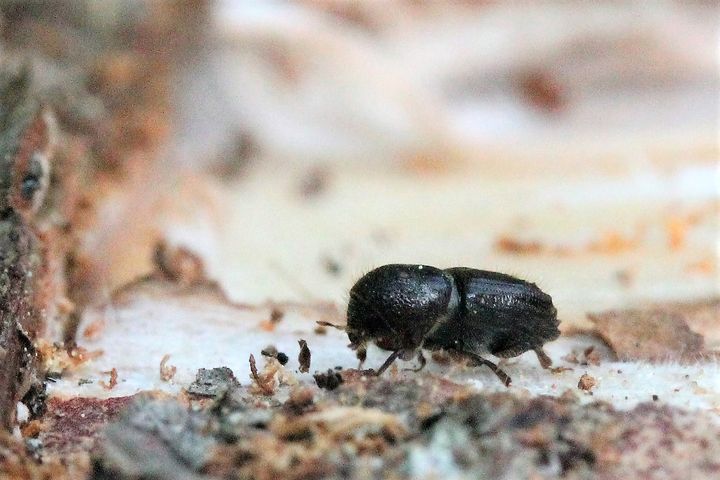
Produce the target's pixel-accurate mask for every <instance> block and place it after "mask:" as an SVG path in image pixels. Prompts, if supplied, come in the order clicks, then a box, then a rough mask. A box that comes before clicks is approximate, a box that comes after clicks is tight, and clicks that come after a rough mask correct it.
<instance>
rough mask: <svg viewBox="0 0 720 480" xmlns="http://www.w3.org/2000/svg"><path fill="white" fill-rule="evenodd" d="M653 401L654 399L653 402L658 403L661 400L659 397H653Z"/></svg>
mask: <svg viewBox="0 0 720 480" xmlns="http://www.w3.org/2000/svg"><path fill="white" fill-rule="evenodd" d="M652 399H653V402H657V401H658V400H660V397H658V396H657V395H653V396H652Z"/></svg>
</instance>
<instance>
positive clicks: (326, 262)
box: [322, 256, 342, 277]
mask: <svg viewBox="0 0 720 480" xmlns="http://www.w3.org/2000/svg"><path fill="white" fill-rule="evenodd" d="M322 264H323V268H325V271H326V272H327V273H328V274H329V275H332V276H333V277H337V276H338V275H340V272H342V266H341V265H340V263H338V261H337V260H335V259H334V258H332V257H327V256H326V257H323V258H322Z"/></svg>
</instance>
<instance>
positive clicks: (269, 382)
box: [250, 353, 275, 396]
mask: <svg viewBox="0 0 720 480" xmlns="http://www.w3.org/2000/svg"><path fill="white" fill-rule="evenodd" d="M267 373H268V372H266V373H265V374H264V375H263V376H262V377H261V376H260V375H259V374H258V370H257V365H256V363H255V355H253V354H252V353H251V354H250V378H251V379H252V381H253V382H254V384H253V386H254V387H257V388H255V389H253V390H252V392H253V393H262V394H263V395H267V396H272V395H274V394H275V381H274V375H275V372H272V375H267Z"/></svg>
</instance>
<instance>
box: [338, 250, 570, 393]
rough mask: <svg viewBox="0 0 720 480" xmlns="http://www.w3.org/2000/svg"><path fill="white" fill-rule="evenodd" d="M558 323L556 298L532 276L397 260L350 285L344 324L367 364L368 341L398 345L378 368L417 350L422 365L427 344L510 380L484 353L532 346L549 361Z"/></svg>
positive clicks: (514, 352) (512, 352) (504, 353)
mask: <svg viewBox="0 0 720 480" xmlns="http://www.w3.org/2000/svg"><path fill="white" fill-rule="evenodd" d="M558 324H559V321H558V319H557V311H556V310H555V307H554V306H553V303H552V298H551V297H550V295H547V294H546V293H544V292H543V291H542V290H540V289H539V288H538V287H537V286H536V285H535V284H533V283H529V282H526V281H524V280H520V279H519V278H515V277H512V276H510V275H506V274H503V273H497V272H490V271H486V270H477V269H474V268H448V269H445V270H440V269H439V268H435V267H431V266H428V265H402V264H392V265H384V266H382V267H379V268H376V269H375V270H372V271H371V272H369V273H367V274H366V275H364V276H363V277H362V278H360V280H358V281H357V283H355V285H354V286H353V287H352V289H351V290H350V301H349V303H348V309H347V326H346V327H345V330H346V331H347V334H348V338H349V339H350V347H351V348H353V349H354V350H356V352H357V356H358V359H360V362H361V364H362V362H363V361H364V360H365V356H366V348H367V343H368V342H370V341H372V342H374V343H375V344H376V345H377V346H378V347H380V348H382V349H384V350H390V351H392V352H393V353H392V354H391V355H390V356H389V357H388V359H387V360H386V361H385V363H383V365H382V366H381V367H380V368H379V369H378V370H377V371H376V372H375V371H373V373H374V374H375V375H380V374H382V373H383V372H384V371H385V370H386V369H387V368H388V367H389V366H390V365H391V364H392V363H393V362H394V361H395V360H396V359H397V358H398V357H400V358H402V359H404V360H410V359H411V358H412V357H413V356H414V355H417V356H418V360H419V361H420V367H419V368H418V369H416V370H421V369H422V368H423V367H424V366H425V358H424V357H423V354H422V349H423V348H425V349H428V350H450V351H455V352H457V353H459V354H461V355H463V356H466V357H469V358H471V359H472V360H473V361H474V362H475V363H476V364H478V365H486V366H488V367H490V369H492V371H493V372H495V374H496V375H497V376H498V377H499V378H500V380H502V382H503V383H504V384H505V385H509V384H510V377H509V376H508V375H507V374H506V373H505V372H503V371H502V370H501V369H500V368H498V366H497V365H495V364H494V363H492V362H491V361H489V360H486V359H485V358H483V357H482V355H485V354H487V353H490V354H492V355H495V356H497V357H501V358H510V357H516V356H518V355H520V354H521V353H523V352H526V351H528V350H533V351H534V352H535V353H536V354H537V356H538V360H539V361H540V364H541V365H542V366H543V368H549V366H550V365H551V363H552V362H551V360H550V358H549V357H548V356H547V355H546V354H545V352H544V351H543V349H542V347H543V345H544V344H545V343H546V342H549V341H551V340H554V339H556V338H557V337H558V336H559V335H560V331H559V330H558Z"/></svg>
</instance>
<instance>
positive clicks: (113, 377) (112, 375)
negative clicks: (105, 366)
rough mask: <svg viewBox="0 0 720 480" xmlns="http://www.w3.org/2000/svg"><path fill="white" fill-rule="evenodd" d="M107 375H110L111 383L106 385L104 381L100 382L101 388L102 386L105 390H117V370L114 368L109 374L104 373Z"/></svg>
mask: <svg viewBox="0 0 720 480" xmlns="http://www.w3.org/2000/svg"><path fill="white" fill-rule="evenodd" d="M102 373H105V374H108V375H110V381H109V382H108V383H105V381H104V380H100V382H99V383H100V386H102V387H103V388H104V389H105V390H112V389H113V388H115V386H116V385H117V383H118V372H117V369H116V368H113V369H112V370H110V371H109V372H102Z"/></svg>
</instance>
